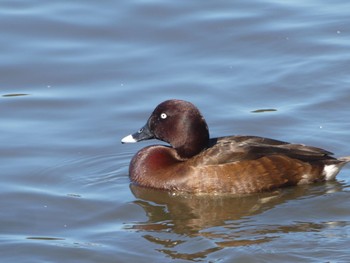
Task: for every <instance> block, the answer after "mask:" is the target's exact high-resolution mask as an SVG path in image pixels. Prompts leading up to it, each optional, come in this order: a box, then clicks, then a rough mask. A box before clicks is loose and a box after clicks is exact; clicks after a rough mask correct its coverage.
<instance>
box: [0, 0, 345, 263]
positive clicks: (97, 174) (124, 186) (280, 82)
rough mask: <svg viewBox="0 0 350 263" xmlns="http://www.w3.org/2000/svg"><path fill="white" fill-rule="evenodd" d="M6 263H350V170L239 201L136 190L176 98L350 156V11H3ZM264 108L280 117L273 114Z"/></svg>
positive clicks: (230, 128)
mask: <svg viewBox="0 0 350 263" xmlns="http://www.w3.org/2000/svg"><path fill="white" fill-rule="evenodd" d="M0 6H1V8H0V30H1V32H2V33H1V37H0V44H1V49H0V57H1V60H0V76H1V77H0V118H1V125H0V130H1V136H0V160H1V161H0V162H1V172H0V178H1V181H2V183H1V186H0V208H1V216H0V233H1V238H0V253H1V262H129V261H130V262H172V261H174V262H191V261H195V262H348V260H349V257H350V253H349V249H348V243H349V236H350V205H349V204H350V203H349V202H348V201H347V200H349V198H350V191H349V186H350V179H349V173H350V167H345V168H344V169H343V170H342V172H341V173H340V174H339V175H338V179H337V181H336V182H332V183H327V184H317V185H312V186H305V187H295V188H287V189H283V190H281V191H277V192H273V193H266V194H260V195H253V196H249V197H244V198H237V197H195V196H176V195H171V194H168V193H164V192H159V191H153V190H145V189H140V188H137V187H134V186H131V187H130V185H129V179H128V176H127V175H128V163H129V161H130V159H131V157H132V156H133V154H134V153H135V152H136V151H137V150H138V149H140V148H141V147H144V146H146V145H149V144H153V143H156V142H154V141H153V142H143V143H139V144H135V145H122V144H120V139H121V138H122V137H123V136H125V135H127V134H130V133H131V132H134V131H136V130H137V129H138V128H140V127H141V126H142V125H143V124H144V123H145V121H146V119H147V117H148V115H149V114H150V112H151V111H152V110H153V108H154V107H155V106H156V105H157V104H158V103H160V102H161V101H163V100H166V99H169V98H179V99H186V100H189V101H191V102H193V103H194V104H196V105H197V106H198V107H199V108H200V110H201V111H202V113H203V115H204V116H205V117H206V119H207V122H208V124H209V127H210V131H211V135H212V136H213V137H214V136H224V135H231V134H251V135H261V136H267V137H273V138H276V139H280V140H287V141H292V142H300V143H305V144H311V145H315V146H318V147H323V148H325V149H327V150H330V151H333V152H335V153H336V155H337V156H345V155H350V150H349V148H350V147H349V132H348V131H349V129H350V122H349V114H348V112H349V110H350V106H349V101H350V92H349V84H350V75H349V73H348V72H349V68H350V53H349V48H350V17H349V15H348V10H349V8H350V4H349V3H348V1H344V0H341V1H333V2H332V3H326V2H324V1H319V0H314V1H308V2H305V1H283V2H281V1H259V0H255V1H249V2H247V1H215V2H211V1H207V2H200V3H199V2H198V1H176V2H170V1H156V0H154V1H105V2H103V3H101V2H99V1H92V0H90V1H75V2H74V3H72V2H65V1H63V2H62V1H60V2H58V1H34V0H32V1H23V0H22V1H20V0H17V1H2V3H1V4H0ZM264 109H270V110H269V111H265V110H264Z"/></svg>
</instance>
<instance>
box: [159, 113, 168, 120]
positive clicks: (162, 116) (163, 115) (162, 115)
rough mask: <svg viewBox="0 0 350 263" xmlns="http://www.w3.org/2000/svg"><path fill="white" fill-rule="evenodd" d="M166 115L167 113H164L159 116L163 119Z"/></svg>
mask: <svg viewBox="0 0 350 263" xmlns="http://www.w3.org/2000/svg"><path fill="white" fill-rule="evenodd" d="M167 117H168V115H166V114H165V113H162V114H160V118H161V119H163V120H165V119H166V118H167Z"/></svg>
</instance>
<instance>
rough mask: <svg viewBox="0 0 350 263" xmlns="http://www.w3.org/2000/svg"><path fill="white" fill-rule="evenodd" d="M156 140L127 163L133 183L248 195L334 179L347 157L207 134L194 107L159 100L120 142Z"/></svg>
mask: <svg viewBox="0 0 350 263" xmlns="http://www.w3.org/2000/svg"><path fill="white" fill-rule="evenodd" d="M150 139H157V140H160V141H163V142H165V143H167V144H166V145H164V144H158V145H151V146H147V147H145V148H143V149H141V150H139V151H138V152H137V153H136V154H135V155H134V157H133V158H132V160H131V161H130V165H129V177H130V180H131V183H133V184H136V185H138V186H141V187H146V188H153V189H159V190H165V191H169V192H173V193H176V192H178V193H181V192H183V193H190V194H234V195H242V194H252V193H260V192H267V191H273V190H276V189H279V188H282V187H287V186H296V185H305V184H312V183H316V182H324V181H330V180H334V179H335V177H336V175H337V174H338V173H339V171H340V170H341V168H342V167H343V166H344V165H345V164H347V163H349V162H350V156H347V157H341V158H335V157H333V156H332V155H333V153H331V152H329V151H327V150H324V149H321V148H317V147H313V146H307V145H304V144H294V143H289V142H284V141H280V140H275V139H270V138H264V137H258V136H248V135H232V136H225V137H218V138H210V137H209V129H208V125H207V123H206V121H205V119H204V117H203V116H202V114H201V113H200V111H199V110H198V109H197V107H196V106H195V105H193V104H192V103H190V102H188V101H184V100H178V99H171V100H166V101H164V102H162V103H160V104H159V105H158V106H157V107H156V108H155V109H154V111H153V112H152V114H151V116H150V117H149V118H148V120H147V122H146V124H145V125H144V126H143V127H142V128H141V129H140V130H138V131H137V132H135V133H133V134H130V135H128V136H126V137H124V138H123V139H122V140H121V142H122V143H123V144H125V143H135V142H139V141H143V140H150Z"/></svg>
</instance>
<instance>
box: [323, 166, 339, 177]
mask: <svg viewBox="0 0 350 263" xmlns="http://www.w3.org/2000/svg"><path fill="white" fill-rule="evenodd" d="M339 169H340V168H339V166H337V165H335V164H328V165H327V164H326V165H325V166H324V168H323V175H324V178H325V180H326V181H330V180H334V179H335V177H336V175H337V174H338V172H339Z"/></svg>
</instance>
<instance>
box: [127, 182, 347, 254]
mask: <svg viewBox="0 0 350 263" xmlns="http://www.w3.org/2000/svg"><path fill="white" fill-rule="evenodd" d="M341 189H342V185H341V184H340V183H337V182H333V183H327V184H318V185H312V186H299V187H291V188H285V189H281V190H279V191H275V192H271V193H260V194H254V195H248V196H240V197H237V196H235V197H232V196H225V195H222V196H209V195H187V194H181V195H179V194H173V193H168V192H165V191H158V190H153V189H146V188H142V187H138V186H135V185H131V190H132V192H133V194H134V195H135V197H136V198H137V200H136V201H134V203H135V204H137V205H139V206H140V207H142V208H143V209H144V211H145V212H146V215H147V217H148V220H147V221H146V222H137V223H133V224H132V225H130V224H129V225H127V228H128V229H133V230H137V231H141V232H145V233H147V234H145V235H144V236H143V237H144V238H145V239H146V240H148V241H149V242H152V243H153V244H157V245H159V246H160V247H161V249H158V251H160V252H162V253H164V254H166V255H167V256H169V257H171V258H175V259H187V260H200V259H203V258H206V257H207V256H208V255H209V254H211V253H213V252H216V251H218V250H221V249H223V248H225V247H238V246H247V245H258V244H262V243H265V242H270V241H272V240H274V239H276V238H278V237H280V236H281V235H282V234H283V233H291V232H292V233H297V232H318V231H320V230H321V229H323V228H326V227H329V226H330V225H332V224H338V223H339V222H324V223H314V222H311V223H310V222H293V223H292V224H290V225H286V224H288V223H290V222H285V223H284V224H283V222H281V224H279V225H276V224H259V225H256V224H255V223H256V222H255V219H254V217H255V216H257V215H259V214H262V213H264V212H265V211H267V210H269V209H272V208H274V207H276V206H279V205H281V204H286V203H287V202H288V201H291V200H296V199H298V198H311V197H314V196H320V195H323V194H326V193H330V192H338V191H340V190H341ZM199 237H200V238H199ZM203 237H204V240H205V241H203ZM203 242H204V243H203ZM205 242H207V243H205ZM198 250H199V251H198Z"/></svg>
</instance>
